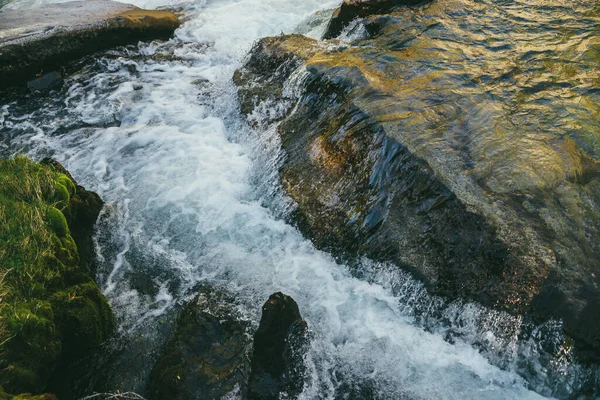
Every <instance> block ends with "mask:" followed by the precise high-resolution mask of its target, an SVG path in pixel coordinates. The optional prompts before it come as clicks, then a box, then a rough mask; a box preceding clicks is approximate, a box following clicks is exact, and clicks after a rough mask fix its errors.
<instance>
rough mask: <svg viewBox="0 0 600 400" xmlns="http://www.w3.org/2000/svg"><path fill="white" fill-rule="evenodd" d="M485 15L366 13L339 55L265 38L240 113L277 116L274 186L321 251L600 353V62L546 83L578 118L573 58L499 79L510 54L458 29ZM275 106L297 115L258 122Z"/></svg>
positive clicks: (290, 39) (245, 74) (569, 85)
mask: <svg viewBox="0 0 600 400" xmlns="http://www.w3.org/2000/svg"><path fill="white" fill-rule="evenodd" d="M532 10H533V9H532ZM534 11H535V12H539V13H542V14H543V13H544V12H545V9H543V7H540V8H539V9H537V8H536V9H535V10H534ZM534 11H532V12H534ZM480 12H482V11H481V10H479V9H478V10H465V9H461V8H460V7H458V6H457V5H454V6H448V7H446V6H444V7H442V6H441V5H439V4H437V3H435V2H434V3H432V4H431V5H430V6H429V7H427V8H425V9H422V10H421V9H420V10H418V11H417V10H412V9H406V8H405V9H401V10H398V11H392V12H390V13H388V14H386V15H375V16H372V17H366V20H365V25H366V26H367V28H368V29H367V30H368V32H369V37H368V38H365V39H359V40H357V41H355V42H353V43H350V44H344V45H343V46H342V45H340V46H338V47H336V48H330V49H327V48H324V47H323V46H322V44H320V43H319V42H317V41H314V40H311V39H307V38H302V37H298V35H291V36H285V37H282V36H279V37H273V38H266V39H263V40H262V41H261V42H259V43H258V44H256V45H255V47H254V49H253V51H252V54H251V55H250V57H249V58H248V62H247V63H246V65H245V66H244V67H243V68H241V69H240V71H239V72H238V73H236V77H237V79H236V84H237V85H238V86H239V94H240V100H241V104H242V111H243V112H244V113H245V114H247V115H248V116H249V119H250V121H251V122H257V120H256V115H257V114H259V113H256V115H255V113H254V111H255V110H260V111H261V113H262V115H261V117H262V120H261V121H258V122H261V123H265V122H267V123H268V122H273V121H279V125H278V128H277V129H278V134H279V135H280V137H281V143H282V148H283V150H284V151H285V154H286V157H285V159H284V160H285V161H284V162H283V164H282V166H281V169H280V180H281V184H282V187H283V188H284V190H285V191H286V192H287V193H288V194H289V195H290V196H291V198H292V199H293V200H294V201H295V202H296V203H297V209H296V211H295V214H294V216H293V218H294V220H295V222H296V223H297V225H298V226H299V227H300V228H301V230H302V231H303V232H304V233H305V234H306V235H307V236H308V237H310V238H311V239H312V240H313V242H314V243H315V244H316V245H317V246H318V247H319V248H323V249H327V250H330V251H333V252H335V253H336V254H337V255H340V256H342V257H345V258H346V259H348V258H352V259H355V258H357V257H362V256H368V257H371V258H373V259H375V260H380V261H388V262H393V263H395V264H396V265H398V266H399V267H401V268H404V269H406V270H408V271H410V272H412V273H413V274H414V275H415V276H416V277H418V278H420V279H421V280H422V281H423V282H424V283H425V284H426V286H427V288H428V290H429V292H430V293H434V294H439V295H443V296H445V297H446V298H449V299H458V298H461V299H466V300H469V301H477V302H479V303H481V304H483V305H485V306H488V307H492V308H495V309H501V310H505V311H508V312H510V313H514V314H519V315H527V316H529V317H531V318H533V319H534V320H535V321H536V322H541V321H546V320H548V319H551V318H554V319H560V320H562V321H563V322H564V329H565V332H566V333H567V334H568V335H569V336H571V337H572V338H574V339H575V343H576V344H577V346H578V347H581V348H590V349H594V350H593V351H592V353H594V352H595V354H596V355H597V356H600V325H599V324H598V322H597V321H598V319H596V318H592V316H593V315H595V314H596V312H595V311H594V310H595V308H594V307H596V306H595V305H596V304H598V300H597V299H599V298H600V289H599V288H600V273H599V271H600V241H598V240H596V238H598V237H600V213H599V212H598V210H600V153H599V152H598V147H597V146H595V145H593V143H596V139H597V138H596V136H597V134H596V133H597V132H598V129H600V123H599V122H598V119H595V118H594V117H592V115H596V111H593V112H592V111H590V110H597V109H598V108H597V107H598V106H597V102H596V103H595V102H594V101H592V100H589V99H591V98H594V99H596V101H597V99H598V97H597V91H594V90H593V89H591V88H592V87H593V83H592V81H591V80H586V81H585V82H583V83H582V81H579V80H578V78H577V77H578V76H587V75H586V74H590V73H592V74H593V73H595V72H593V71H597V63H596V61H595V60H596V58H594V57H595V56H594V54H595V53H593V51H592V50H589V51H588V52H587V53H586V57H584V61H582V62H581V63H580V64H578V66H577V70H578V71H579V72H578V73H574V72H571V73H566V72H565V73H562V74H559V75H560V77H559V78H552V79H560V80H561V82H564V84H563V85H562V86H560V90H566V91H568V92H569V93H570V95H569V96H572V97H568V99H569V100H564V101H567V102H568V107H567V109H568V110H569V111H568V112H567V111H565V107H566V106H565V105H564V104H562V103H560V102H554V101H550V100H548V99H553V98H555V97H556V96H558V94H557V93H558V92H557V90H559V89H557V87H558V86H556V85H554V84H553V83H552V82H554V81H553V80H552V79H550V78H549V77H551V76H553V74H554V72H552V71H555V70H556V71H563V70H562V69H560V68H563V67H562V66H563V64H564V65H566V64H569V61H565V60H564V59H561V58H560V57H561V56H560V55H556V56H554V57H552V62H550V61H548V60H546V59H537V58H536V59H535V60H533V61H532V62H534V63H535V67H531V69H530V70H529V72H528V73H530V74H531V75H527V79H525V78H523V77H521V76H520V75H519V71H520V69H518V68H517V69H514V70H512V72H511V74H512V75H511V77H510V80H509V82H506V83H505V82H503V81H502V79H503V78H502V77H504V76H505V75H503V74H504V72H503V71H505V69H506V68H508V67H507V65H512V64H511V63H512V61H511V60H512V59H502V58H501V60H502V62H500V61H499V57H501V56H502V57H503V54H501V53H494V54H492V53H490V50H489V49H488V48H487V47H486V46H487V43H488V41H485V42H480V41H478V39H477V38H478V36H477V34H473V35H472V37H470V36H468V35H467V34H464V29H466V28H464V27H463V28H462V29H463V30H461V29H456V30H452V29H450V27H451V26H454V25H453V24H454V23H455V22H456V21H457V20H461V21H463V20H469V18H473V20H474V21H480V22H481V23H489V21H487V20H485V19H483V20H480V19H479V18H483V17H482V15H486V16H487V18H489V15H488V14H485V13H483V14H479V13H480ZM455 14H458V15H455ZM471 14H472V15H471ZM432 21H435V22H432ZM502 21H503V23H504V22H506V21H504V20H502ZM478 23H479V22H478ZM515 24H518V22H515ZM478 27H479V25H477V24H475V25H474V26H473V27H469V29H474V30H475V31H477V29H479V28H478ZM546 28H547V27H546ZM555 28H556V30H557V31H560V29H562V27H561V26H556V27H555ZM573 29H576V28H573ZM582 29H583V28H582ZM496 39H497V40H498V41H499V42H501V41H503V40H509V39H510V37H508V39H507V37H506V36H502V35H501V34H498V36H497V37H496ZM490 40H491V39H490ZM450 42H452V43H453V44H452V46H450V47H447V46H448V43H450ZM334 44H335V43H334V42H332V43H330V45H334ZM516 47H518V46H516ZM515 51H516V50H515ZM484 55H485V56H484ZM520 56H522V57H530V56H531V54H529V53H527V54H521V55H520ZM290 60H292V61H290ZM528 62H529V61H528ZM503 63H504V64H503ZM565 63H566V64H565ZM569 65H570V64H569ZM294 66H298V68H297V69H294ZM558 66H561V67H560V68H559V67H558ZM565 68H566V67H565ZM490 71H494V72H490ZM557 73H558V72H557ZM490 74H492V75H494V76H498V78H495V80H494V79H491V78H490ZM286 75H287V76H288V77H287V79H286ZM298 76H301V79H297V77H298ZM521 78H523V79H524V80H519V79H521ZM291 79H293V80H295V82H297V83H296V85H297V87H295V88H292V89H293V90H289V88H287V89H286V85H289V84H290V82H291ZM506 79H508V78H506ZM548 79H550V81H548ZM536 80H537V81H539V84H538V85H537V86H536V89H535V96H537V97H535V99H537V100H530V101H529V102H528V101H527V98H525V97H524V96H525V95H524V93H530V92H531V91H532V90H533V89H531V88H530V87H529V84H530V82H532V81H536ZM580 93H585V96H587V97H585V96H584V100H582V101H581V102H580V101H579V100H576V99H579V96H580V95H581V94H580ZM531 96H533V94H531ZM560 96H561V98H564V97H563V95H562V94H561V95H560ZM541 99H544V100H543V101H542V100H541ZM273 101H283V102H284V103H286V104H288V106H287V107H285V109H284V110H283V111H280V112H279V113H276V114H274V115H271V114H269V113H266V114H265V113H264V112H262V110H264V109H268V107H265V104H266V105H269V104H270V103H271V102H273ZM507 104H510V105H511V106H510V107H508V106H507ZM292 106H293V107H292ZM511 107H512V108H511ZM514 110H521V111H518V112H517V111H514ZM532 121H535V122H532ZM566 346H568V345H566Z"/></svg>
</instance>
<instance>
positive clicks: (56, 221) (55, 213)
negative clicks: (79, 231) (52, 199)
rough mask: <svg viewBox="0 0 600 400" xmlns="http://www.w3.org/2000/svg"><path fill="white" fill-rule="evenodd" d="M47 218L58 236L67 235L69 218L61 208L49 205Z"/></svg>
mask: <svg viewBox="0 0 600 400" xmlns="http://www.w3.org/2000/svg"><path fill="white" fill-rule="evenodd" d="M46 218H47V220H48V225H49V226H50V228H51V229H52V230H53V231H54V233H56V235H57V236H58V237H61V238H62V237H65V236H67V233H68V232H69V226H68V225H67V219H66V218H65V216H64V214H63V213H62V212H60V210H58V209H57V208H54V207H48V210H47V212H46Z"/></svg>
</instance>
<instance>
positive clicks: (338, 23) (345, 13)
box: [323, 0, 431, 39]
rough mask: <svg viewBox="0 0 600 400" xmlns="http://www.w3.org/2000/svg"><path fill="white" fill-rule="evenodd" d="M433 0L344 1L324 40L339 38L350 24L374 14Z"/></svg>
mask: <svg viewBox="0 0 600 400" xmlns="http://www.w3.org/2000/svg"><path fill="white" fill-rule="evenodd" d="M430 1H431V0H344V2H343V3H342V5H341V6H340V7H339V8H337V9H336V10H335V11H334V13H333V16H332V18H331V20H330V21H329V24H328V25H327V28H326V29H325V33H324V34H323V39H333V38H335V37H338V36H339V35H340V33H342V31H343V30H344V28H346V27H347V26H348V25H349V24H350V22H352V21H354V20H355V19H356V18H364V17H367V16H369V15H373V14H385V13H388V12H390V11H392V10H393V9H395V8H397V7H401V6H414V5H418V4H424V3H428V2H430Z"/></svg>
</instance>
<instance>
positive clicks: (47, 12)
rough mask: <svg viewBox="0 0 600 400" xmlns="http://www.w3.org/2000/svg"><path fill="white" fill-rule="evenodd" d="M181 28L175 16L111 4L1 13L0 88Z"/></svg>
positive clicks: (100, 0)
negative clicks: (74, 60) (71, 61)
mask: <svg viewBox="0 0 600 400" xmlns="http://www.w3.org/2000/svg"><path fill="white" fill-rule="evenodd" d="M179 24H180V22H179V20H178V18H177V16H175V15H174V14H173V13H170V12H167V11H152V10H142V9H140V8H138V7H135V6H132V5H130V4H123V3H118V2H115V1H109V0H90V1H73V2H68V3H60V4H46V5H44V6H42V7H39V8H33V9H27V10H6V11H0V75H1V76H2V81H1V82H0V86H7V85H15V84H19V83H21V82H23V81H26V80H29V79H32V78H34V77H35V76H41V75H42V74H43V72H50V71H52V70H54V69H56V68H59V67H61V66H62V65H64V63H65V62H67V61H70V60H73V59H76V58H78V57H81V56H84V55H87V54H92V53H94V52H96V51H98V50H102V49H106V48H110V47H114V46H120V45H126V44H131V43H136V42H138V41H140V40H147V39H157V38H167V37H169V36H171V35H172V34H173V31H174V30H175V29H176V28H177V27H178V26H179Z"/></svg>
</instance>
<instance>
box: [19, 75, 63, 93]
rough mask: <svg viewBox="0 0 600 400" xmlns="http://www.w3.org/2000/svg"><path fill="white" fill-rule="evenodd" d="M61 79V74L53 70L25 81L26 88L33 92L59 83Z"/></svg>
mask: <svg viewBox="0 0 600 400" xmlns="http://www.w3.org/2000/svg"><path fill="white" fill-rule="evenodd" d="M61 81H62V76H61V75H60V74H59V73H58V72H56V71H53V72H49V73H47V74H46V75H44V76H42V77H40V78H37V79H33V80H31V81H29V82H27V89H29V90H30V91H31V92H34V93H35V92H41V91H45V90H50V89H52V88H55V87H57V86H58V85H60V83H61Z"/></svg>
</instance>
